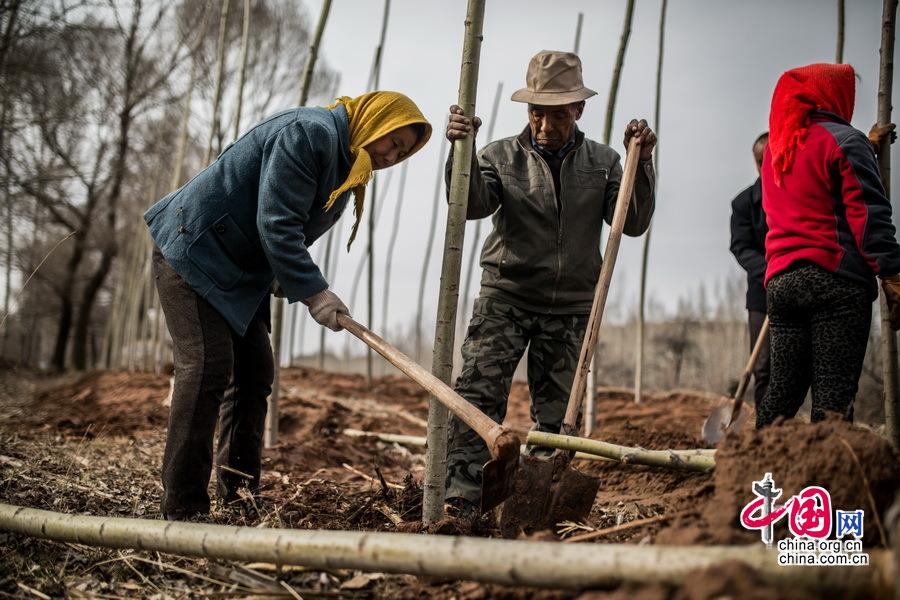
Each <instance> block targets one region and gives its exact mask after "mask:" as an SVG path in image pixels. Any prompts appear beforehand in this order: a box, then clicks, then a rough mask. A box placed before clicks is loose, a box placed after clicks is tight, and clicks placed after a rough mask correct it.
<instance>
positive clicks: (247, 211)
mask: <svg viewBox="0 0 900 600" xmlns="http://www.w3.org/2000/svg"><path fill="white" fill-rule="evenodd" d="M430 136H431V125H429V123H428V121H426V120H425V117H423V116H422V113H421V111H420V110H419V109H418V107H417V106H416V105H415V104H414V103H413V101H412V100H410V99H409V98H407V97H406V96H404V95H403V94H400V93H397V92H372V93H370V94H364V95H362V96H359V97H357V98H348V97H343V98H339V99H338V101H337V102H336V103H335V104H333V105H332V106H329V107H328V108H305V107H302V108H295V109H291V110H288V111H285V112H282V113H279V114H277V115H275V116H273V117H270V118H268V119H266V120H264V121H262V122H261V123H259V124H257V125H255V126H254V127H253V128H251V129H250V130H249V131H248V132H247V133H245V134H244V135H243V136H241V138H240V139H238V140H237V141H235V142H234V143H233V144H231V145H230V146H228V147H227V148H226V149H225V151H224V152H222V154H221V155H219V157H218V159H216V161H215V162H213V163H212V164H211V165H209V166H208V167H207V168H206V169H204V170H203V171H202V172H201V173H199V174H198V175H197V176H196V177H194V178H193V179H192V180H191V181H189V182H188V183H187V184H185V185H184V186H183V187H181V188H180V189H178V190H176V191H175V192H173V193H171V194H169V195H168V196H166V197H165V198H163V199H162V200H160V201H159V202H157V203H156V204H155V205H154V206H153V207H151V208H150V210H148V211H147V213H146V214H145V215H144V218H145V220H146V222H147V224H148V226H149V228H150V234H151V236H152V237H153V240H154V241H155V243H156V249H155V252H154V257H153V267H154V272H155V276H156V283H157V289H158V291H159V297H160V303H161V305H162V308H163V311H164V312H165V314H166V323H167V325H168V327H169V332H170V333H171V334H172V341H173V346H174V354H175V386H174V392H173V395H172V405H171V413H170V419H169V435H168V439H167V442H166V451H165V456H164V458H163V477H162V478H163V485H164V494H163V501H162V513H163V514H164V515H165V516H166V517H167V518H171V519H181V518H185V517H187V516H190V515H192V514H196V513H206V512H208V511H209V496H208V495H207V492H206V487H207V484H208V482H209V477H210V472H211V468H212V438H213V432H214V430H215V426H216V420H217V418H218V417H219V415H220V404H221V405H222V406H221V417H220V420H221V423H220V428H219V430H220V432H219V449H218V458H217V463H218V464H219V465H220V466H226V467H229V468H230V470H225V471H222V472H219V474H218V495H219V497H220V498H222V499H223V500H225V501H230V500H232V499H234V498H237V487H238V485H239V484H240V485H243V484H247V485H249V487H250V488H251V489H252V488H255V487H256V486H257V485H258V483H259V473H260V456H261V440H262V430H263V423H264V421H265V413H266V397H267V396H268V395H269V392H270V390H271V385H272V378H273V376H274V364H273V359H272V351H271V346H270V343H269V331H268V329H269V302H268V299H269V296H270V293H271V290H272V289H273V285H274V284H277V287H279V288H280V289H281V291H282V293H283V294H284V296H285V297H286V298H287V299H288V301H289V302H297V301H300V302H303V303H304V304H306V305H307V307H308V308H309V312H310V315H311V316H312V317H313V319H315V320H316V321H317V322H318V323H320V324H322V325H323V326H325V327H328V328H330V329H333V330H335V331H337V330H339V329H340V326H339V325H338V324H337V314H338V313H342V312H343V313H347V312H349V311H348V310H347V307H346V306H345V305H344V303H343V302H341V300H340V299H339V298H338V297H337V295H335V294H334V293H333V292H332V291H331V290H329V289H328V282H327V281H325V278H324V277H323V275H322V272H321V271H320V270H319V268H318V266H316V264H315V263H314V262H313V260H312V257H311V256H310V254H309V250H308V248H309V246H310V245H311V244H312V243H313V242H314V241H315V240H316V239H318V238H319V237H320V236H321V235H322V234H323V233H325V232H326V231H327V230H328V229H330V228H331V227H332V226H333V225H334V224H335V223H336V222H337V221H338V218H339V217H340V215H341V213H342V212H343V210H344V207H345V206H346V204H347V202H348V200H349V197H350V195H351V193H352V194H353V196H354V207H355V214H356V223H355V224H354V226H353V231H352V233H351V235H350V242H352V241H353V237H354V236H355V234H356V229H357V227H358V225H359V222H360V219H361V217H362V212H363V207H364V204H365V202H364V201H365V186H366V183H368V181H369V179H370V178H371V176H372V171H373V170H376V169H385V168H387V167H390V166H393V165H395V164H397V163H399V162H401V161H403V160H405V159H406V158H408V157H410V156H411V155H413V154H414V153H416V152H417V151H418V150H419V149H420V148H421V147H422V146H424V145H425V143H426V142H427V141H428V139H429V137H430ZM348 247H349V245H348ZM223 399H224V404H223ZM234 472H239V473H244V474H247V475H249V476H250V479H249V480H246V478H241V477H240V476H233V475H231V473H234Z"/></svg>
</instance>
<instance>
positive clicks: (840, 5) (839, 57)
mask: <svg viewBox="0 0 900 600" xmlns="http://www.w3.org/2000/svg"><path fill="white" fill-rule="evenodd" d="M837 23H838V24H837V50H836V52H835V59H834V62H836V63H842V62H844V0H837Z"/></svg>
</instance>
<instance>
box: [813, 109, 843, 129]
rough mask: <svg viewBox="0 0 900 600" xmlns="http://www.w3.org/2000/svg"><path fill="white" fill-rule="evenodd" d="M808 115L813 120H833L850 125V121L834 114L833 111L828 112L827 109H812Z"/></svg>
mask: <svg viewBox="0 0 900 600" xmlns="http://www.w3.org/2000/svg"><path fill="white" fill-rule="evenodd" d="M809 116H810V119H811V120H813V121H834V122H835V123H841V124H843V125H847V126H850V123H848V122H847V121H845V120H844V119H842V118H841V117H839V116H838V115H836V114H834V113H833V112H828V111H827V110H814V111H812V112H811V113H809Z"/></svg>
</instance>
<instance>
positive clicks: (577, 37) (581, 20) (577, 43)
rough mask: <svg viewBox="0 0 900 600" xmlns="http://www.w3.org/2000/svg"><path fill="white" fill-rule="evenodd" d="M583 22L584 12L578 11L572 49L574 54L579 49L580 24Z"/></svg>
mask: <svg viewBox="0 0 900 600" xmlns="http://www.w3.org/2000/svg"><path fill="white" fill-rule="evenodd" d="M583 24H584V13H583V12H580V13H578V22H577V23H576V24H575V49H574V50H572V51H573V52H574V53H575V54H578V51H579V49H580V48H581V26H582V25H583Z"/></svg>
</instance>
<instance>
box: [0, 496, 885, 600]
mask: <svg viewBox="0 0 900 600" xmlns="http://www.w3.org/2000/svg"><path fill="white" fill-rule="evenodd" d="M0 529H4V530H7V531H11V532H16V533H19V534H22V535H27V536H31V537H35V538H40V539H46V540H53V541H56V542H63V543H77V544H85V545H90V546H99V547H105V548H133V549H138V550H144V551H149V552H153V551H156V552H165V553H170V554H177V555H180V556H196V557H205V558H216V559H222V560H234V561H241V562H267V563H273V564H277V565H300V566H305V567H310V568H313V569H325V570H334V569H359V570H364V571H375V572H384V573H405V574H410V575H417V576H426V577H438V578H441V579H453V580H455V579H462V580H469V581H479V582H484V583H497V584H501V585H519V586H536V587H544V588H565V589H579V590H580V589H590V588H601V587H605V588H608V587H614V586H618V585H620V584H622V583H624V582H633V583H643V584H660V585H668V586H677V585H679V584H681V583H683V582H684V581H685V579H686V577H688V576H689V575H691V574H692V573H693V572H695V571H697V570H698V569H705V568H708V567H710V566H712V565H716V564H719V563H722V562H724V561H738V562H741V563H743V564H745V565H747V566H749V567H751V568H752V569H754V570H756V571H757V572H758V576H759V577H760V578H761V580H762V581H763V582H764V583H765V584H767V585H772V586H779V587H784V588H785V589H788V588H803V589H808V590H810V591H813V592H818V593H820V594H824V595H827V596H828V597H836V598H888V597H890V595H891V594H892V588H893V585H894V581H895V577H896V575H895V573H894V570H893V568H892V565H891V556H890V552H889V551H887V550H879V549H870V550H869V551H868V554H869V559H870V564H869V565H868V566H858V567H854V568H852V569H847V568H844V569H841V568H832V569H823V568H821V567H800V566H795V567H791V568H784V567H782V566H779V565H778V563H777V561H776V560H775V555H773V554H772V553H771V552H769V551H768V550H767V549H766V547H765V546H764V545H762V544H754V545H751V546H746V545H745V546H662V545H659V546H646V545H644V546H641V545H637V544H560V543H558V542H536V541H524V540H496V539H484V538H474V537H456V536H445V535H429V536H424V535H417V534H410V533H383V532H363V531H326V530H311V531H303V530H297V529H266V528H257V527H233V526H228V525H208V524H202V523H180V522H165V521H153V520H149V519H127V518H122V517H96V516H87V515H71V514H63V513H56V512H50V511H45V510H38V509H33V508H22V507H17V506H13V505H10V504H0Z"/></svg>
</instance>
